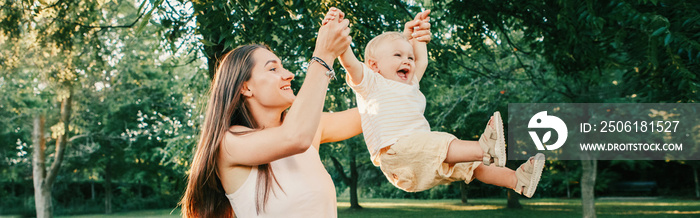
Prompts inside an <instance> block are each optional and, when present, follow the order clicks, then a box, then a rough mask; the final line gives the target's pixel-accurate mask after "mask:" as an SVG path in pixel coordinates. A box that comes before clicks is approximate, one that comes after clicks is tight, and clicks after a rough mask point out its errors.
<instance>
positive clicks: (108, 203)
mask: <svg viewBox="0 0 700 218" xmlns="http://www.w3.org/2000/svg"><path fill="white" fill-rule="evenodd" d="M108 165H109V164H108ZM104 173H105V174H104V178H105V184H104V186H105V214H111V213H112V177H111V176H110V175H109V174H110V172H109V166H106V167H105V172H104Z"/></svg>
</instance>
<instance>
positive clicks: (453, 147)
mask: <svg viewBox="0 0 700 218" xmlns="http://www.w3.org/2000/svg"><path fill="white" fill-rule="evenodd" d="M493 119H494V117H493V116H491V119H490V120H489V123H488V125H489V126H490V127H491V128H494V129H495V128H496V124H495V123H494V122H492V121H493ZM483 159H484V148H482V147H481V145H479V141H465V140H459V139H455V140H454V141H452V142H451V143H450V147H449V148H448V149H447V155H446V158H445V161H444V162H445V163H448V164H453V163H461V162H472V161H482V160H483Z"/></svg>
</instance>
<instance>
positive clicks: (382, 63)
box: [371, 39, 416, 84]
mask: <svg viewBox="0 0 700 218" xmlns="http://www.w3.org/2000/svg"><path fill="white" fill-rule="evenodd" d="M376 49H377V51H376V52H375V55H376V58H375V59H374V60H375V61H376V66H371V67H372V68H373V69H372V70H374V71H377V72H378V73H379V74H381V75H382V76H383V77H384V78H386V79H390V80H394V81H397V82H400V83H405V84H411V81H412V79H413V75H414V71H415V66H416V63H415V56H414V55H413V46H411V44H410V43H409V42H408V41H406V40H404V39H387V40H385V42H382V43H381V44H380V45H379V46H377V48H376Z"/></svg>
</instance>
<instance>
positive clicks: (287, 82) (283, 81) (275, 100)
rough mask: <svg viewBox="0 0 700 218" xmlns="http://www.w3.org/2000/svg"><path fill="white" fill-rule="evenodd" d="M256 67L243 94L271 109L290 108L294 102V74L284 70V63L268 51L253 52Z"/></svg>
mask: <svg viewBox="0 0 700 218" xmlns="http://www.w3.org/2000/svg"><path fill="white" fill-rule="evenodd" d="M253 60H255V65H254V66H253V71H252V72H251V73H252V74H251V76H250V80H248V81H246V82H245V84H246V85H245V87H244V90H243V94H244V95H245V96H247V97H248V98H249V100H253V101H255V102H257V103H258V104H260V105H261V106H263V107H269V108H277V107H280V108H285V109H286V108H288V107H289V106H291V105H292V102H294V98H296V96H294V92H293V91H292V88H291V81H292V79H294V74H293V73H291V72H289V71H288V70H287V69H284V67H283V66H282V61H281V60H280V59H279V58H278V57H277V55H275V54H274V53H272V52H271V51H269V50H267V49H261V48H259V49H257V50H255V51H254V52H253ZM246 89H247V90H246Z"/></svg>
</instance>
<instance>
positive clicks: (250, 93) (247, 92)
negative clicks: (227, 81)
mask: <svg viewBox="0 0 700 218" xmlns="http://www.w3.org/2000/svg"><path fill="white" fill-rule="evenodd" d="M241 94H242V95H243V96H245V97H248V98H250V97H253V91H252V90H250V87H249V86H248V82H244V83H243V87H241Z"/></svg>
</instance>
